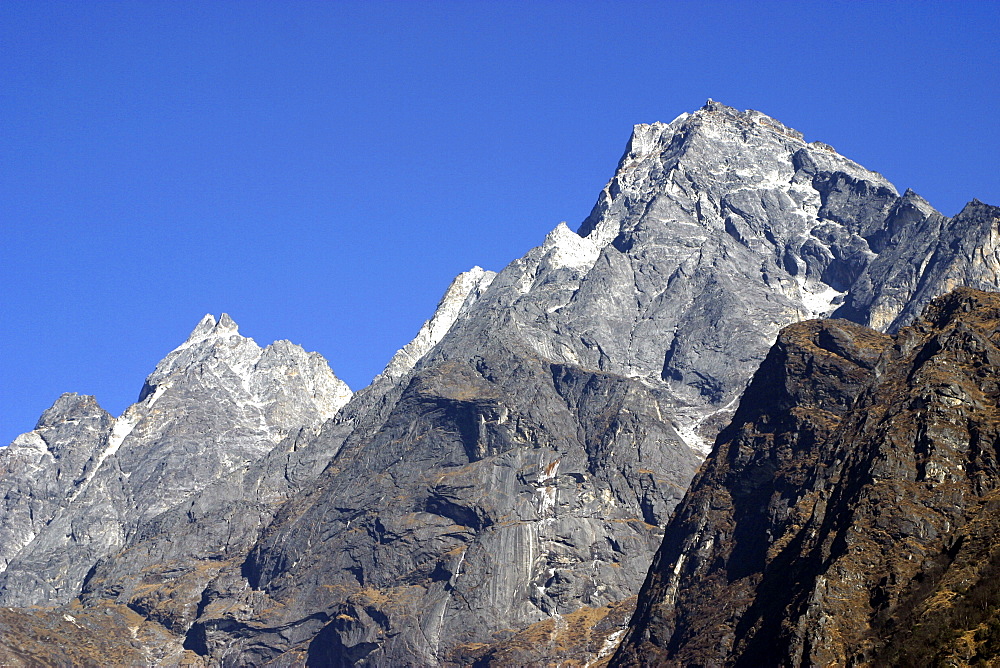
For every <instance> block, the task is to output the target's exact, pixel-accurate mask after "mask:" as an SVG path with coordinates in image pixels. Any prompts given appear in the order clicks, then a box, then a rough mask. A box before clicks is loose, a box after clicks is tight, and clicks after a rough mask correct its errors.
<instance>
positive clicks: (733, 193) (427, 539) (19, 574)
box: [0, 102, 1000, 665]
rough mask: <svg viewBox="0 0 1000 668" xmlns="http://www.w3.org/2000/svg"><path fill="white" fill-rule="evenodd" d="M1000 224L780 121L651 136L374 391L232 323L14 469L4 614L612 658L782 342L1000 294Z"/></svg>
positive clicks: (640, 130) (477, 288)
mask: <svg viewBox="0 0 1000 668" xmlns="http://www.w3.org/2000/svg"><path fill="white" fill-rule="evenodd" d="M996 214H997V210H996V209H994V208H992V207H987V206H986V205H982V204H978V203H974V204H972V205H970V206H969V207H967V208H966V210H965V211H963V213H962V214H961V215H960V216H957V217H956V218H954V219H947V218H945V217H943V216H941V215H940V214H938V213H937V212H935V211H934V210H933V209H932V208H931V207H930V206H929V205H927V204H926V203H925V202H923V200H921V199H920V198H919V197H917V196H916V195H914V194H912V193H907V194H905V195H904V196H903V197H899V196H898V195H897V194H896V190H895V188H894V187H893V186H892V185H891V184H889V183H888V182H887V181H886V180H885V179H884V178H883V177H881V176H880V175H879V174H877V173H874V172H870V171H868V170H866V169H864V168H862V167H860V166H859V165H857V164H855V163H853V162H851V161H850V160H848V159H846V158H844V157H842V156H840V155H838V154H837V153H836V152H835V151H833V149H832V148H830V147H829V146H826V145H824V144H819V143H815V142H814V143H806V142H805V141H804V140H803V139H802V136H801V134H799V133H797V132H796V131H794V130H791V129H789V128H787V127H785V126H783V125H782V124H780V123H778V122H777V121H775V120H774V119H771V118H769V117H767V116H765V115H763V114H760V113H758V112H753V111H748V112H739V111H737V110H735V109H732V108H729V107H726V106H724V105H721V104H718V103H715V102H709V104H707V105H706V106H705V107H703V108H702V109H700V110H698V111H697V112H695V113H693V114H684V115H682V116H681V117H679V118H677V119H676V120H675V121H673V122H672V123H669V124H664V123H654V124H651V125H639V126H636V128H635V130H634V132H633V136H632V138H631V140H630V142H629V146H628V149H627V151H626V153H625V155H624V156H623V158H622V160H621V162H620V164H619V166H618V170H617V172H616V174H615V176H614V178H613V179H612V180H611V182H610V183H609V184H608V185H607V186H606V187H605V189H604V191H603V192H602V193H601V195H600V197H599V200H598V202H597V205H596V206H595V207H594V210H593V212H592V213H591V215H590V216H589V217H588V219H587V220H586V221H584V223H583V225H582V226H581V228H580V233H579V234H575V233H573V232H572V231H570V230H569V228H568V227H566V226H565V224H560V225H559V226H557V227H556V228H555V229H554V230H553V231H552V232H551V233H550V234H549V235H548V236H547V237H546V239H545V241H544V243H543V244H542V245H541V246H539V247H537V248H534V249H532V250H530V251H529V252H528V253H527V254H526V255H525V256H524V257H522V258H520V259H518V260H516V261H514V262H513V263H511V264H510V265H509V266H508V267H506V268H505V269H504V270H503V271H501V272H500V273H498V274H494V273H493V272H487V271H483V270H481V269H479V268H475V269H473V270H471V271H469V272H466V273H465V274H462V275H460V276H459V277H458V278H456V280H455V281H454V283H453V284H452V285H451V287H450V288H449V289H448V291H447V292H446V294H445V296H444V298H443V299H442V301H441V304H440V305H439V307H438V309H437V312H436V313H435V314H434V316H433V317H432V318H431V319H430V320H428V322H427V323H425V325H424V327H423V328H422V329H421V330H420V331H419V333H418V334H417V336H416V338H415V339H414V340H413V341H412V342H411V343H410V344H408V345H407V346H405V347H404V348H403V349H402V350H401V351H400V352H399V353H398V354H397V355H396V356H395V357H394V358H393V359H392V360H391V361H390V362H389V364H388V365H387V367H386V370H385V371H384V372H383V373H382V374H380V375H379V376H378V377H377V378H376V379H375V380H374V381H373V383H372V384H371V385H370V386H369V387H368V388H365V389H363V390H361V391H359V392H358V393H357V394H355V395H353V397H351V396H350V394H349V391H348V390H347V389H346V386H343V385H342V384H341V383H340V382H339V381H337V380H336V378H335V377H334V376H333V374H332V373H331V372H330V371H329V369H328V368H327V367H326V365H325V362H323V361H322V359H321V358H319V357H318V356H316V355H314V354H313V355H310V354H307V353H305V352H304V351H301V349H299V348H297V347H295V346H292V345H291V344H288V343H287V342H286V343H278V344H274V345H272V346H269V347H268V348H266V349H263V350H262V349H260V348H259V347H257V346H256V344H254V343H253V342H252V341H249V340H248V339H245V338H243V337H240V336H239V335H238V333H237V332H236V329H235V325H234V324H233V323H232V321H230V320H229V319H228V318H227V317H223V319H222V320H221V321H220V322H218V323H217V322H215V320H214V318H208V319H206V320H205V321H203V322H202V323H201V324H199V326H198V328H197V329H196V330H195V332H194V333H193V334H192V336H191V338H190V339H189V340H188V341H187V342H185V344H183V345H182V346H181V347H180V348H178V349H177V350H176V351H174V352H173V353H171V354H170V355H168V356H167V358H166V359H164V360H163V362H161V363H160V365H158V366H157V369H156V371H154V373H153V374H152V375H151V376H150V377H149V379H147V383H146V386H145V388H144V389H143V391H142V393H141V396H140V400H139V402H138V403H137V404H135V405H134V406H133V407H131V408H129V410H128V411H126V413H125V414H124V415H123V416H122V417H120V418H117V419H114V418H111V417H110V416H107V415H106V414H104V413H103V412H102V411H100V410H99V409H98V408H96V404H94V405H93V406H90V404H88V403H87V401H83V404H81V405H80V406H79V407H77V408H74V409H73V410H75V411H76V412H77V413H76V414H78V415H79V417H78V418H74V420H76V422H73V421H72V420H70V419H66V420H63V421H62V422H58V424H60V425H63V426H61V427H58V429H59V430H61V431H59V432H58V434H56V432H53V431H52V429H56V427H54V426H53V425H55V424H56V422H57V421H53V420H47V421H45V425H43V424H41V423H40V425H39V430H36V432H32V434H29V435H26V436H23V437H21V438H20V439H19V442H17V446H18V447H16V448H15V447H13V446H12V448H8V449H6V450H3V451H0V464H2V465H3V466H7V467H8V468H10V469H11V470H16V471H27V472H28V473H27V474H26V475H25V478H26V481H24V482H22V481H14V482H12V483H11V482H10V481H9V479H4V480H3V481H0V485H8V486H9V489H10V490H11V492H10V493H8V496H7V500H6V501H5V503H8V507H9V508H10V509H11V510H10V512H9V518H10V519H9V520H8V519H6V518H0V536H7V535H9V536H11V543H10V545H11V546H16V547H10V548H9V549H7V551H6V552H3V551H2V550H4V549H5V547H6V546H0V557H2V558H3V559H6V560H7V562H9V566H8V567H7V570H6V572H4V573H0V604H5V605H10V606H25V605H30V604H34V603H40V604H44V605H65V604H68V603H69V602H70V601H73V600H74V599H78V600H79V603H80V604H82V605H84V606H90V607H97V606H102V605H112V604H117V605H127V606H128V607H129V608H130V609H131V610H132V611H134V612H137V613H138V614H140V615H141V617H142V618H143V619H145V620H146V621H147V622H148V623H149V624H151V625H154V627H151V628H155V629H164V630H165V631H164V632H165V633H167V634H168V636H169V637H172V638H174V642H175V644H176V646H177V647H176V648H175V649H177V648H180V647H181V645H183V647H186V648H187V650H188V651H189V653H193V654H196V655H197V656H200V657H202V658H203V659H204V660H205V661H207V662H209V663H215V664H223V665H244V664H248V663H264V662H267V661H274V662H277V663H278V664H281V665H286V664H301V663H309V664H311V665H330V664H334V665H337V664H345V663H346V664H351V663H359V662H360V663H367V664H371V665H399V664H419V665H434V664H441V665H448V664H452V663H457V664H462V663H465V662H468V661H478V662H481V663H488V662H489V661H498V662H503V661H505V660H509V661H522V660H523V661H528V662H544V661H546V660H547V659H546V658H545V656H546V655H545V652H563V653H567V652H568V653H569V654H571V655H572V656H574V657H578V658H579V659H580V661H583V662H585V661H588V660H591V659H594V658H596V657H598V656H605V655H607V654H608V653H609V652H610V651H611V650H612V649H613V647H614V643H615V641H616V639H617V638H618V637H619V636H620V631H621V628H620V620H621V619H624V617H625V616H626V615H627V614H628V613H627V610H628V609H629V608H630V606H631V603H629V601H630V600H632V597H634V595H635V594H636V592H637V591H638V589H639V587H640V585H641V583H642V581H643V578H644V577H645V575H646V570H647V567H648V564H649V561H650V560H651V558H652V555H653V553H654V551H655V549H656V546H657V545H659V544H660V540H661V536H662V532H661V527H662V526H663V525H664V524H665V523H666V522H667V520H668V519H669V518H670V516H671V514H672V510H673V508H674V506H675V504H677V503H678V501H679V500H680V498H681V497H682V495H683V493H684V490H685V489H686V488H687V485H688V483H689V480H690V479H691V476H692V475H693V473H694V471H695V468H696V466H697V465H698V463H699V462H700V460H701V459H702V458H703V456H704V454H705V452H707V449H708V448H707V444H708V443H711V442H712V441H713V440H714V438H715V435H716V433H717V431H718V429H719V428H720V427H721V426H722V425H723V424H725V423H726V422H727V421H728V420H729V418H730V417H731V415H732V412H733V406H735V403H736V400H737V399H738V397H739V396H740V394H741V392H742V391H743V389H744V387H745V385H746V382H747V381H748V379H749V378H750V376H751V374H752V372H753V370H754V369H756V367H757V366H758V365H759V363H760V362H761V360H763V359H764V356H765V354H767V351H768V349H769V347H770V346H771V344H772V343H773V341H774V339H775V337H776V336H777V332H778V331H779V329H780V328H781V327H783V326H785V325H788V324H790V323H793V322H797V321H800V320H802V319H804V318H808V317H812V316H816V315H828V314H830V313H831V312H833V311H835V310H836V311H837V313H838V314H840V315H844V316H845V317H848V318H850V319H853V320H856V321H860V322H865V323H873V324H876V325H878V326H879V327H883V328H888V329H890V330H891V329H893V328H896V327H898V326H899V325H901V324H903V323H905V322H908V321H909V320H910V319H912V314H913V313H916V311H917V310H919V305H920V304H922V303H924V302H926V301H927V300H928V299H930V298H931V297H933V296H935V295H937V294H940V293H941V292H942V291H944V290H945V289H946V288H948V287H950V286H951V285H952V284H954V283H955V282H956V281H957V282H968V281H978V282H979V283H977V284H979V285H981V287H989V286H994V287H1000V285H998V284H997V279H996V271H995V267H996V266H997V262H996V260H995V257H994V255H995V252H996V249H995V244H994V243H993V241H992V240H993V239H994V238H995V237H996V232H995V228H996V224H997V218H998V216H997V215H996ZM932 237H933V238H932ZM850 328H851V325H850V324H844V325H842V326H841V330H842V331H843V332H849V331H853V330H851V329H850ZM824 336H825V337H828V338H830V337H832V338H830V341H834V342H836V341H840V342H842V343H843V345H847V343H848V342H849V341H848V340H849V339H850V336H848V335H847V334H843V335H840V334H835V333H833V331H832V330H830V331H829V332H827V333H826V334H824ZM824 341H827V339H824ZM817 345H819V346H820V347H822V346H835V345H840V344H835V343H829V342H827V343H823V344H817ZM823 349H824V350H827V348H823ZM845 354H846V353H845ZM852 354H853V353H852ZM858 354H859V355H860V354H861V353H858ZM848 357H849V355H848ZM817 359H819V358H817ZM851 359H853V358H851ZM859 359H860V358H859ZM859 364H860V362H859ZM845 373H846V372H845ZM848 376H850V374H848ZM851 378H853V376H850V377H845V379H844V387H843V388H842V392H848V389H849V388H851V387H853V385H852V382H853V381H852V380H851ZM845 396H846V395H845ZM349 397H350V401H349V402H348V403H346V404H345V402H346V401H347V399H348V398H349ZM818 400H819V399H817V401H818ZM60 401H62V402H64V403H67V402H68V403H67V406H66V407H63V408H60V409H59V411H68V410H69V404H73V405H74V406H75V405H76V404H74V401H76V400H75V399H65V398H64V399H63V400H60ZM844 401H846V399H844ZM53 410H55V409H53ZM59 411H57V412H59ZM60 414H61V413H60ZM46 425H47V426H46ZM74 425H79V426H74ZM74 429H79V433H78V435H77V436H74V435H73V434H74V433H75V432H74V431H73V430H74ZM817 429H818V427H817ZM47 430H48V431H47ZM50 432H51V434H50ZM46 439H48V440H46ZM56 439H64V440H65V441H66V443H68V444H74V445H73V447H72V448H70V449H72V451H73V452H74V453H78V454H74V456H73V457H75V458H76V459H74V458H73V457H70V458H66V457H65V456H63V460H59V462H56V458H55V457H54V456H53V455H51V454H50V455H47V454H46V450H45V448H43V447H42V444H41V442H45V443H48V444H49V445H47V446H46V447H47V448H48V450H49V451H50V452H53V453H54V452H55V449H54V448H53V446H52V445H51V443H54V442H55V440H56ZM74 439H76V440H74ZM62 451H68V450H67V448H65V447H64V448H62ZM763 470H765V469H762V471H763ZM71 477H72V480H70V478H71ZM27 479H30V480H31V481H34V482H27ZM794 484H797V483H795V482H794V481H792V482H789V485H794ZM5 489H7V488H5ZM8 524H9V526H8ZM35 534H37V536H36V535H35ZM8 553H9V554H8ZM109 601H110V602H113V603H109ZM574 615H575V616H574ZM560 620H562V621H560ZM587 620H591V621H592V622H593V624H594V627H593V628H591V630H590V631H587V632H583V631H581V629H583V628H584V627H585V626H586V624H587V623H590V622H588V621H587ZM599 620H600V621H599ZM616 620H617V621H616ZM564 622H565V625H564V624H563V623H564ZM598 626H599V627H600V629H599V630H595V629H597V627H598ZM544 629H548V630H545V631H543V630H544ZM156 632H157V633H159V632H160V631H159V630H157V631H156ZM543 632H544V633H548V634H549V637H550V642H546V643H540V642H535V641H534V640H532V639H535V638H538V637H540V636H539V635H538V634H539V633H543ZM555 638H559V640H558V642H557V641H556V640H554V639H555ZM532 643H533V644H534V645H535V647H536V648H537V652H536V653H535V655H534V657H535V658H533V659H532V658H530V656H531V652H530V651H529V649H528V646H529V645H530V644H532ZM567 643H569V644H572V648H570V646H569V645H568V644H567ZM574 643H575V644H574ZM545 648H548V649H545ZM557 648H562V649H557ZM503 657H508V658H507V659H504V658H503ZM515 657H518V658H515ZM587 657H590V658H587Z"/></svg>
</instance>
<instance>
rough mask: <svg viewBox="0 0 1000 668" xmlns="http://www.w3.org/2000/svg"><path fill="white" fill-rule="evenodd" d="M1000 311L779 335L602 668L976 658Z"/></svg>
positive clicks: (994, 539)
mask: <svg viewBox="0 0 1000 668" xmlns="http://www.w3.org/2000/svg"><path fill="white" fill-rule="evenodd" d="M998 399H1000V295H997V294H995V293H983V292H978V291H974V290H971V289H960V290H956V291H955V292H953V293H951V294H949V295H947V296H946V297H942V298H940V299H937V300H935V301H934V302H932V304H931V305H930V306H929V307H928V308H927V310H926V312H925V314H924V316H923V317H922V318H921V319H920V320H918V321H917V322H916V323H915V324H914V325H913V326H912V327H907V328H904V329H903V330H901V331H900V332H899V333H898V334H897V335H896V336H894V337H892V338H889V337H887V336H884V335H880V334H877V333H876V332H874V331H872V330H868V329H864V328H860V327H857V326H851V325H848V324H847V323H844V322H842V321H814V322H808V323H803V324H801V325H795V326H792V327H789V328H788V329H786V330H785V331H784V332H782V334H781V336H780V337H779V339H778V342H777V343H776V344H775V346H774V347H773V348H772V350H771V352H770V353H769V355H768V357H767V359H766V360H765V362H764V363H763V364H762V365H761V368H760V370H759V371H758V372H757V374H756V375H755V376H754V380H753V381H752V382H751V384H750V386H749V387H748V389H747V392H746V394H745V395H744V399H743V401H742V403H741V405H740V408H739V410H738V411H737V414H736V417H735V419H734V421H733V423H732V424H731V425H730V426H729V427H728V428H727V429H726V430H724V431H723V433H722V434H721V435H720V437H719V440H718V443H717V445H716V449H715V450H714V451H713V453H712V455H711V456H710V458H709V459H708V461H707V462H706V464H705V466H704V468H703V470H702V472H701V473H700V474H699V475H698V477H697V479H696V480H695V482H694V483H693V485H692V487H691V489H690V490H689V492H688V494H687V496H686V497H685V500H684V502H683V504H682V505H681V506H680V507H679V509H678V512H677V515H676V516H675V518H674V519H673V520H672V521H671V523H670V524H669V526H668V527H667V530H666V535H665V538H664V542H663V545H662V546H661V548H660V550H659V552H658V553H657V556H656V558H655V560H654V563H653V567H652V569H651V571H650V574H649V578H648V579H647V581H646V584H645V585H644V587H643V591H642V592H641V593H640V596H639V606H638V610H637V612H636V615H635V617H634V619H633V622H632V627H631V629H630V630H629V633H628V636H627V638H626V640H625V642H624V643H623V645H622V647H621V648H620V650H619V652H618V654H617V656H616V660H615V663H617V664H618V665H631V664H643V665H660V664H663V665H692V664H699V665H713V664H726V665H747V666H751V665H849V664H858V663H865V662H871V663H874V664H877V665H885V664H887V663H892V664H895V665H899V664H904V665H931V664H932V663H934V662H935V661H954V662H956V663H953V664H952V665H960V664H963V663H966V664H967V663H972V662H974V661H975V660H976V658H977V657H978V658H982V657H986V656H994V657H995V655H996V649H997V646H998V643H997V638H998V637H1000V636H998V634H997V631H996V629H997V628H1000V619H998V618H997V608H996V605H997V603H1000V589H998V588H997V585H996V583H995V579H996V575H997V568H998V565H1000V559H998V555H1000V551H998V550H1000V539H998V536H1000V533H997V530H998V529H1000V525H998V522H1000V520H998V519H997V515H996V506H997V502H998V497H997V494H998V491H997V490H998V489H1000V463H998V462H1000V452H998V450H997V443H1000V409H998Z"/></svg>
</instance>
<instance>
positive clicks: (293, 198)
mask: <svg viewBox="0 0 1000 668" xmlns="http://www.w3.org/2000/svg"><path fill="white" fill-rule="evenodd" d="M998 29H1000V3H994V2H981V3H961V2H946V3H930V2H921V3H903V2H900V3H875V2H858V1H854V2H843V3H809V2H794V3H793V2H774V3H766V2H765V3H762V2H753V3H751V2H741V3H724V2H703V3H677V2H663V3H660V2H657V3H628V2H591V3H579V2H504V3H485V2H454V3H451V2H416V1H413V2H399V3H377V2H372V1H370V0H368V1H365V2H357V3H338V2H323V3H318V2H317V3H311V2H267V3H263V2H261V3H255V2H221V1H212V2H208V1H206V2H197V3H187V2H172V1H171V2H167V1H166V0H164V1H162V2H76V1H73V2H45V1H42V0H27V1H19V0H5V1H4V2H2V3H0V225H2V227H0V229H2V244H0V254H2V255H0V281H2V293H0V294H2V303H0V307H2V320H0V328H2V329H0V341H2V346H3V348H2V351H0V352H2V355H0V442H2V443H6V442H9V441H10V440H11V439H12V438H13V437H14V436H15V435H16V434H18V433H21V432H23V431H27V430H29V429H31V428H32V427H33V426H34V423H35V420H36V419H37V417H38V415H39V414H40V413H41V412H42V411H43V410H44V409H45V408H47V407H48V406H49V405H50V404H51V403H52V401H53V400H55V399H56V397H58V396H59V394H60V393H62V392H65V391H75V392H81V393H87V394H94V395H96V396H97V398H98V401H99V402H100V403H101V405H103V406H104V407H105V408H106V409H108V410H109V411H111V412H112V413H114V414H116V415H117V414H119V413H120V412H121V411H122V410H124V408H125V407H126V406H127V405H128V404H129V403H131V402H132V401H134V400H135V398H136V396H137V394H138V392H139V390H140V388H141V386H142V382H143V379H144V378H145V376H146V374H148V373H149V372H150V371H151V370H152V369H153V367H154V365H155V364H156V362H157V361H158V360H159V359H160V358H161V357H163V355H165V354H166V353H167V352H169V351H170V350H171V349H172V348H174V347H175V346H176V345H178V344H179V343H181V341H183V340H184V338H185V337H186V336H187V334H188V332H189V331H190V330H191V329H192V328H193V327H194V325H195V324H196V323H197V322H198V320H199V319H200V318H201V317H202V316H203V315H204V314H205V313H213V314H215V315H216V316H218V315H219V314H220V313H222V312H223V311H225V312H228V313H230V314H231V315H232V316H233V318H234V319H235V320H236V322H237V323H239V324H240V327H241V331H242V332H243V333H244V334H246V335H248V336H252V337H254V338H255V339H256V340H257V342H258V343H261V344H266V343H269V342H270V341H272V340H275V339H282V338H287V339H290V340H292V341H294V342H296V343H299V344H301V345H303V346H304V347H305V348H307V349H309V350H317V351H319V352H321V353H322V354H323V355H325V356H326V357H327V359H329V360H330V363H331V366H332V367H333V369H334V371H335V372H336V373H337V374H338V375H339V376H341V377H342V378H344V379H345V380H346V381H347V382H348V383H349V384H350V385H351V386H352V387H353V388H355V389H357V388H359V387H361V386H363V385H365V384H366V383H367V382H368V381H369V380H370V379H371V377H372V376H373V375H374V374H375V373H377V372H378V371H379V370H380V369H381V367H382V366H383V365H384V364H385V362H386V361H387V360H388V359H389V357H390V356H391V355H392V353H393V352H394V351H395V350H396V348H398V347H399V346H401V345H403V344H404V343H406V342H407V341H408V340H409V339H410V338H411V337H412V336H413V334H415V333H416V331H417V329H418V328H419V327H420V324H421V323H422V322H423V320H425V319H426V318H427V317H429V316H430V314H431V313H432V311H433V308H434V306H435V304H436V303H437V300H438V298H439V297H440V296H441V294H442V292H443V291H444V289H445V287H446V286H447V285H448V282H449V281H450V280H451V278H452V277H453V276H454V275H455V274H456V273H458V272H460V271H463V270H466V269H468V268H469V267H471V266H473V265H477V264H478V265H481V266H483V267H485V268H488V269H494V270H498V269H500V268H502V267H503V266H504V265H505V264H507V263H508V262H509V261H511V260H512V259H514V258H515V257H518V256H520V255H522V254H523V253H524V252H526V251H527V250H528V249H529V248H530V247H532V246H534V245H537V244H539V243H540V242H541V241H542V239H543V238H544V235H545V234H546V232H548V231H549V230H550V229H551V228H553V227H554V226H555V225H556V224H557V223H559V222H560V221H563V220H565V221H567V222H568V223H569V224H570V226H571V227H574V228H575V227H576V226H577V225H578V224H579V223H580V221H582V220H583V218H584V217H585V216H586V215H587V213H588V212H589V210H590V207H591V206H592V205H593V203H594V201H595V199H596V196H597V194H598V192H599V191H600V189H601V188H602V187H603V185H604V183H605V182H606V181H607V180H608V178H610V176H611V175H612V173H613V171H614V167H615V164H616V162H617V160H618V158H619V157H620V155H621V153H622V151H623V150H624V148H625V143H626V141H627V139H628V136H629V133H630V131H631V127H632V125H633V124H634V123H641V122H652V121H657V120H662V121H669V120H671V119H672V118H673V117H675V116H676V115H678V114H679V113H681V112H683V111H691V110H693V109H695V108H697V107H699V106H701V105H702V104H703V103H704V101H705V99H706V98H709V97H712V98H714V99H717V100H720V101H722V102H724V103H726V104H729V105H732V106H736V107H739V108H741V109H745V108H753V109H759V110H760V111H763V112H764V113H767V114H770V115H771V116H774V117H775V118H777V119H779V120H781V121H782V122H784V123H785V124H787V125H790V126H792V127H795V128H797V129H799V130H801V131H802V132H804V133H805V135H806V139H807V140H809V141H812V140H821V141H825V142H827V143H829V144H832V145H833V146H834V147H835V148H837V150H839V151H840V152H841V153H843V154H845V155H847V156H849V157H851V158H853V159H854V160H856V161H858V162H860V163H862V164H863V165H865V166H867V167H869V168H871V169H875V170H877V171H881V172H882V173H883V174H885V175H886V176H887V177H888V178H889V179H890V180H892V181H893V182H894V183H895V184H896V185H897V187H899V188H900V189H901V190H902V189H905V188H907V187H912V188H913V189H914V190H916V191H917V192H919V193H921V194H922V195H924V196H925V197H926V198H927V199H928V200H930V202H931V203H932V204H934V205H935V206H937V207H938V208H939V209H941V210H942V211H943V212H944V213H946V214H948V215H952V214H954V213H956V212H957V211H958V210H959V209H960V208H961V207H962V205H963V204H964V203H965V202H966V201H967V200H970V199H972V198H973V197H977V198H979V199H981V200H983V201H985V202H988V203H992V204H1000V178H998V167H997V163H998V156H1000V133H998V117H997V114H998V109H1000V86H998V73H1000V51H998V46H997V37H996V35H997V34H998Z"/></svg>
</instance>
